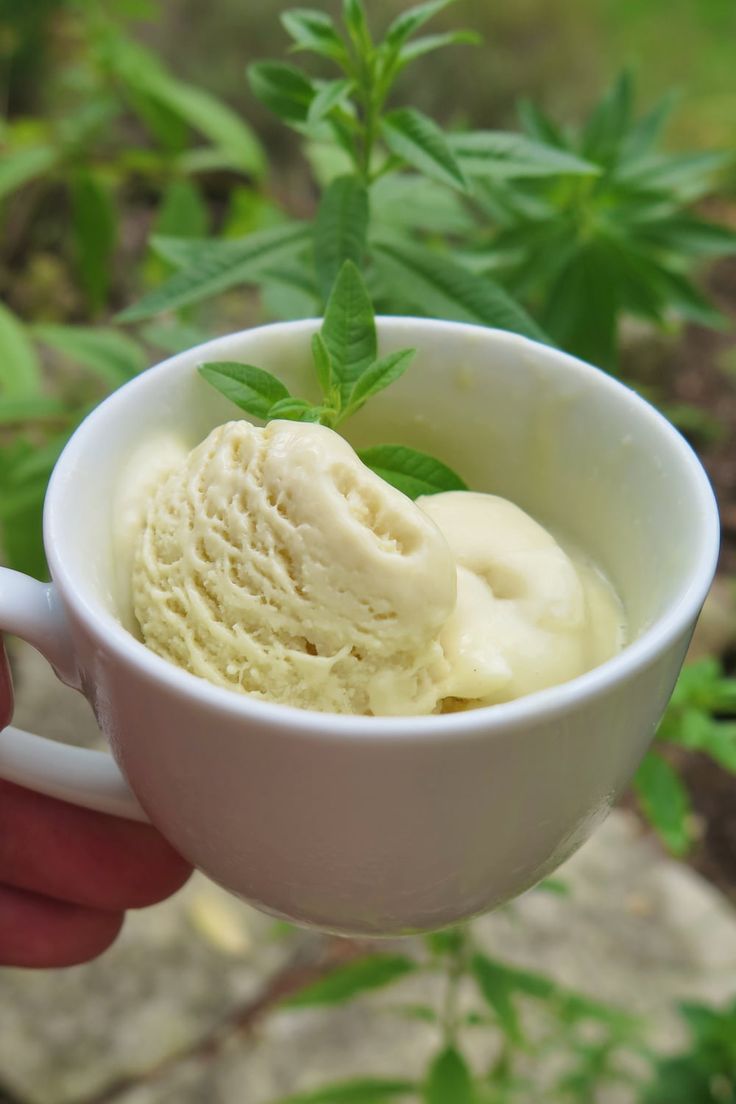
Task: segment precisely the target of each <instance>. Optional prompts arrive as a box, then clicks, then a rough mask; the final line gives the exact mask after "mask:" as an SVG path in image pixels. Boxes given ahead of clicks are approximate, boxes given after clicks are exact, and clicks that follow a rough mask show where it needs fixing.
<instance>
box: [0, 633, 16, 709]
mask: <svg viewBox="0 0 736 1104" xmlns="http://www.w3.org/2000/svg"><path fill="white" fill-rule="evenodd" d="M12 716H13V682H12V680H11V677H10V664H9V663H8V657H7V654H6V652H5V644H4V643H3V638H2V637H1V636H0V728H5V726H6V725H9V724H10V721H11V719H12Z"/></svg>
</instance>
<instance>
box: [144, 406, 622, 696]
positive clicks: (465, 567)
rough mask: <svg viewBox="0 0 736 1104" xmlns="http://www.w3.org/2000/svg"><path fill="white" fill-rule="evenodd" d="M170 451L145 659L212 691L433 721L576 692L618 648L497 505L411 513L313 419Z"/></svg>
mask: <svg viewBox="0 0 736 1104" xmlns="http://www.w3.org/2000/svg"><path fill="white" fill-rule="evenodd" d="M163 455H164V459H165V460H166V464H165V465H164V464H163V462H162V464H161V465H159V467H158V469H157V470H158V471H159V472H160V473H161V476H160V480H159V486H158V488H157V489H156V490H155V492H154V493H153V496H152V498H151V500H150V503H149V505H148V509H147V512H146V515H145V521H143V522H142V523H141V525H140V526H139V528H140V530H141V531H140V535H139V537H138V540H137V548H136V550H135V554H134V570H133V587H132V592H133V604H134V611H135V616H136V619H137V622H138V625H139V627H140V632H141V635H142V638H143V640H144V642H145V643H146V644H147V645H148V647H149V648H151V649H152V650H153V651H155V652H157V653H158V654H159V655H161V656H163V657H164V658H166V659H168V660H170V661H171V662H173V663H176V664H177V665H178V666H180V667H183V668H185V669H186V670H188V671H191V672H192V674H195V675H199V676H201V677H202V678H206V679H208V680H209V681H210V682H213V683H216V684H217V685H220V686H225V687H228V688H230V689H233V690H237V691H241V692H245V693H248V694H252V695H255V696H256V697H260V698H262V699H266V700H269V701H274V702H279V703H282V704H286V705H292V706H298V707H301V708H304V709H312V710H320V711H323V712H333V713H355V714H373V715H376V716H380V715H410V714H429V713H434V712H441V711H448V710H454V709H462V708H468V707H472V706H479V705H488V704H493V703H496V702H500V701H508V700H510V699H512V698H516V697H520V696H522V695H524V694H528V693H531V692H533V691H535V690H540V689H543V688H545V687H547V686H552V685H554V684H556V683H560V682H565V681H567V680H568V679H571V678H574V677H575V676H577V675H580V674H582V673H584V672H585V671H587V670H589V669H590V667H592V666H595V665H596V664H597V663H599V662H601V661H602V660H603V659H605V658H607V657H608V656H610V655H613V654H614V653H615V652H616V651H618V650H619V648H620V646H621V644H622V622H623V618H622V612H621V608H620V605H619V604H618V602H617V599H616V597H615V595H614V593H613V590H612V588H610V586H609V585H608V584H607V583H606V582H605V580H603V578H602V577H601V576H599V575H597V574H596V573H595V572H594V571H593V569H592V568H590V567H586V566H585V565H584V563H583V562H582V560H581V561H579V562H573V560H572V559H571V557H570V556H569V555H568V554H567V553H566V552H565V551H563V549H562V548H561V547H560V545H559V544H558V543H557V541H556V540H555V539H554V538H553V537H552V536H551V535H550V534H549V533H548V532H547V531H546V530H545V529H544V528H543V527H542V526H541V525H539V524H537V522H535V521H534V520H532V518H530V517H529V516H528V515H527V514H525V513H524V512H523V511H522V510H520V509H519V508H518V507H517V506H514V505H513V504H512V503H510V502H507V501H506V500H504V499H501V498H498V497H496V496H493V495H487V494H475V493H471V492H467V491H458V492H449V493H445V494H437V495H433V496H430V497H424V498H421V499H419V500H418V501H417V502H416V503H413V502H411V501H410V500H409V499H408V498H407V497H406V496H405V495H403V494H402V493H401V492H399V491H398V490H396V489H395V488H394V487H392V486H390V485H389V484H388V483H386V482H385V481H384V480H382V479H380V478H379V477H378V476H377V475H375V474H374V473H373V472H372V471H370V470H369V469H368V468H366V467H365V466H364V465H363V464H362V463H361V461H360V460H359V458H358V456H357V455H356V453H355V452H354V451H353V449H352V448H351V447H350V445H349V444H348V443H347V441H345V440H344V439H343V438H342V437H340V436H339V435H338V434H336V433H335V432H334V431H333V430H331V429H327V428H326V427H324V426H321V425H315V424H311V423H296V422H291V421H272V422H270V423H269V424H268V425H267V426H266V427H265V428H258V427H256V426H253V425H251V424H250V423H249V422H246V421H237V422H229V423H227V424H225V425H221V426H219V427H218V428H217V429H215V430H213V432H212V433H211V434H210V435H209V437H207V439H206V440H205V441H204V442H203V443H202V444H201V445H199V446H198V447H197V448H195V449H194V450H193V451H192V452H191V453H189V454H188V455H186V456H185V457H184V458H183V459H181V460H180V462H179V463H178V464H177V463H175V460H176V450H175V449H174V448H172V447H171V443H170V442H168V443H167V447H166V449H165V450H164V454H163ZM172 464H173V465H174V467H173V470H171V468H172ZM165 472H168V474H164V473H165ZM150 486H151V484H150V480H149V481H148V482H147V483H146V485H145V489H146V491H147V492H148V491H149V490H150ZM131 493H132V492H131ZM149 497H150V496H149ZM134 498H135V495H134V494H133V495H132V499H133V500H134ZM134 515H135V511H133V510H131V509H130V508H128V509H127V511H126V513H125V517H126V518H132V517H134Z"/></svg>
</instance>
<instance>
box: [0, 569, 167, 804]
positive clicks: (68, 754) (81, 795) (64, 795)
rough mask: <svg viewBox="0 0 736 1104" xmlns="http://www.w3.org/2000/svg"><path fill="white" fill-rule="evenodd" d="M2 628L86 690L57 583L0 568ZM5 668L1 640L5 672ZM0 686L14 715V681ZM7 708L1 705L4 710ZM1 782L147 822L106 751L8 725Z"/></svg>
mask: <svg viewBox="0 0 736 1104" xmlns="http://www.w3.org/2000/svg"><path fill="white" fill-rule="evenodd" d="M0 630H2V631H3V632H9V633H13V635H15V636H19V637H21V639H22V640H25V641H27V642H28V643H29V644H31V645H32V646H33V647H34V648H36V649H37V650H38V651H39V652H40V653H41V654H42V655H43V656H44V657H45V658H46V659H47V660H48V661H49V663H50V664H51V666H52V667H53V668H54V671H55V672H56V674H57V675H58V677H59V678H60V679H61V680H62V682H65V683H67V685H69V686H72V687H74V689H77V690H78V689H81V679H80V675H79V670H78V668H77V665H76V660H75V657H74V648H73V645H72V642H71V638H70V636H69V631H68V628H67V623H66V616H65V614H64V611H63V609H62V608H61V604H60V602H59V599H58V595H57V592H56V589H55V587H54V584H53V583H41V582H39V581H38V580H37V579H31V578H30V577H29V576H27V575H21V574H20V572H18V571H11V570H10V569H9V568H5V567H3V568H0ZM6 664H7V659H6V657H5V653H4V649H3V646H2V641H1V640H0V668H2V667H4V666H5V665H6ZM0 682H2V683H5V682H7V689H6V696H7V698H8V699H9V700H8V701H7V707H8V712H9V711H10V709H11V708H12V692H11V688H10V679H9V677H7V678H1V677H0ZM4 704H5V703H0V709H1V708H2V706H3V705H4ZM0 723H2V720H0ZM0 778H4V779H5V780H6V781H7V782H14V783H16V784H17V785H19V786H25V787H26V788H27V789H31V790H35V791H36V792H37V793H42V794H46V795H47V796H49V797H55V798H59V799H60V800H61V801H68V802H71V804H73V805H81V806H82V808H84V809H94V810H97V811H99V812H102V813H109V814H111V815H112V816H118V817H124V818H125V819H126V820H138V821H143V822H147V820H148V818H147V817H146V814H145V813H144V812H143V809H142V808H141V807H140V805H139V804H138V802H137V801H136V799H135V797H134V796H133V794H132V793H131V791H130V789H129V787H128V784H127V782H126V781H125V779H124V778H123V775H122V773H121V771H120V770H119V768H118V766H117V764H116V763H115V760H114V759H113V758H112V756H111V755H109V754H107V753H106V752H104V751H90V750H88V749H86V748H77V747H70V746H69V745H67V744H58V743H55V742H54V741H53V740H48V739H45V738H44V737H42V736H33V735H32V734H31V733H30V732H23V731H21V729H18V728H13V727H12V726H8V727H7V728H4V729H3V730H2V731H0Z"/></svg>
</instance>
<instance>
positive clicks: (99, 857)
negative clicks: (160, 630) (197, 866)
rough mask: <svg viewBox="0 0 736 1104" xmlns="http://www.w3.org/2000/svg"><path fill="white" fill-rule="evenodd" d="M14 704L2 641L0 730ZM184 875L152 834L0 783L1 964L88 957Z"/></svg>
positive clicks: (183, 867)
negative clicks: (129, 912) (129, 915)
mask: <svg viewBox="0 0 736 1104" xmlns="http://www.w3.org/2000/svg"><path fill="white" fill-rule="evenodd" d="M12 703H13V693H12V685H11V681H10V672H9V668H8V664H7V659H6V656H5V650H4V647H3V645H2V641H1V640H0V729H2V728H3V727H4V726H5V725H6V724H8V723H9V721H10V718H11V716H12ZM189 873H190V868H189V866H188V865H187V864H186V863H185V862H184V860H183V859H182V858H181V857H180V856H179V855H178V854H177V853H176V852H175V851H174V850H173V849H172V848H171V847H170V845H169V844H168V843H166V841H165V840H164V839H162V837H161V836H160V835H159V834H158V833H157V832H156V831H155V830H154V829H153V828H149V827H147V826H146V825H143V824H134V823H132V822H131V821H126V820H122V819H120V818H118V817H111V816H106V815H104V814H103V813H96V812H91V811H90V810H88V809H80V808H78V807H77V806H75V805H69V804H67V803H66V802H64V801H57V800H55V799H53V798H49V797H43V796H42V795H41V794H37V793H33V792H31V791H30V790H25V789H21V787H19V786H15V785H12V784H11V783H9V782H3V781H0V966H33V967H55V966H73V965H76V964H78V963H80V962H86V961H88V960H89V959H92V958H95V957H96V956H97V955H99V954H101V953H102V952H103V951H104V950H106V949H107V948H108V947H109V946H110V944H111V943H112V942H113V941H114V939H115V938H116V936H117V934H118V932H119V931H120V928H121V927H122V923H123V919H124V914H125V910H126V909H129V908H143V907H144V906H146V905H152V904H155V903H156V902H157V901H161V900H163V899H164V898H165V897H168V896H169V895H170V894H172V893H174V892H175V891H176V890H177V889H179V888H180V886H182V885H183V884H184V882H185V881H186V879H187V877H188V876H189Z"/></svg>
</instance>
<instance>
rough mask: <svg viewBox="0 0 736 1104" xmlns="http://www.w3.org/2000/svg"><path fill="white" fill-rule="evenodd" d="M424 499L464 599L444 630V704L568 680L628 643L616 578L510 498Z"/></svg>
mask: <svg viewBox="0 0 736 1104" xmlns="http://www.w3.org/2000/svg"><path fill="white" fill-rule="evenodd" d="M417 505H418V506H419V507H420V509H421V510H422V511H423V512H424V513H425V514H427V515H428V517H430V518H432V520H433V521H434V522H436V524H437V526H438V527H439V528H440V529H441V531H442V533H443V534H444V536H445V539H446V540H447V542H448V544H449V545H450V548H451V550H452V552H453V555H454V558H455V562H456V565H457V603H456V605H455V609H454V610H453V612H452V614H451V615H450V617H449V618H448V620H447V621H446V622H445V624H444V626H443V628H442V630H441V633H440V643H441V645H442V649H443V652H444V655H445V659H446V661H447V662H448V664H449V668H450V673H449V675H448V677H447V680H446V682H445V685H444V688H443V689H444V693H445V696H446V698H447V699H451V700H448V701H446V703H445V708H446V709H447V708H450V707H452V708H458V707H462V705H463V703H465V704H466V705H467V704H471V705H474V706H479V705H493V704H495V703H497V702H502V701H511V700H513V699H514V698H520V697H523V696H524V695H525V694H531V693H533V692H534V691H536V690H543V689H545V688H546V687H548V686H555V685H556V684H558V683H561V682H567V680H568V679H571V678H574V677H576V676H577V675H582V674H584V672H585V671H588V670H590V668H591V667H595V666H597V664H599V663H602V662H603V661H604V660H605V659H608V658H610V656H612V655H615V654H616V652H618V651H619V650H620V649H621V647H622V645H623V643H624V614H623V609H622V607H621V604H620V602H619V600H618V598H617V597H616V595H615V592H614V591H613V588H612V587H611V585H610V583H609V582H608V581H607V580H606V579H605V578H604V577H603V575H602V574H600V572H598V571H597V570H596V569H595V567H594V566H593V565H592V564H591V563H589V562H588V561H586V560H585V559H584V557H582V556H580V555H571V554H569V553H568V552H566V551H565V550H563V549H562V547H561V546H560V545H559V544H558V542H557V541H556V540H555V539H554V537H553V536H552V535H551V534H550V533H548V532H547V530H546V529H544V528H543V526H541V525H539V524H538V523H537V522H536V521H534V519H533V518H531V517H529V515H528V514H525V513H524V511H523V510H521V509H519V507H518V506H516V505H514V503H513V502H509V501H507V500H506V499H503V498H499V497H497V496H496V495H490V494H474V493H472V492H470V491H450V492H447V493H445V494H438V495H431V496H424V497H422V498H420V499H418V500H417Z"/></svg>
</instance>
